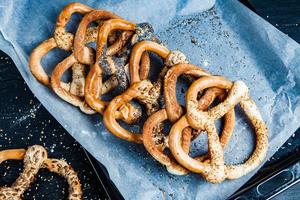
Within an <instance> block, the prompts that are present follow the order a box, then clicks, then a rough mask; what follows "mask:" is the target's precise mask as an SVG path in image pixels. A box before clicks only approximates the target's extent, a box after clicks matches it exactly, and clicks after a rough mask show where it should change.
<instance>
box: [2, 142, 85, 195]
mask: <svg viewBox="0 0 300 200" xmlns="http://www.w3.org/2000/svg"><path fill="white" fill-rule="evenodd" d="M0 157H1V160H0V161H1V162H2V161H5V160H23V159H24V169H23V171H22V173H21V174H20V176H19V177H18V178H17V180H16V181H15V182H14V183H13V184H12V186H11V187H1V188H0V199H1V200H12V199H14V200H21V198H22V196H23V194H24V192H25V191H26V190H27V189H28V188H29V187H30V185H31V184H32V183H33V181H34V180H35V177H36V175H37V173H38V171H39V170H40V169H41V168H47V169H48V170H49V171H51V172H54V173H57V174H59V175H61V176H63V177H64V178H65V179H67V182H68V184H69V198H68V199H69V200H81V199H82V191H81V185H80V181H79V179H78V176H77V174H76V172H75V171H74V170H73V169H72V167H71V166H70V165H68V164H67V163H66V162H65V161H63V160H57V159H49V158H48V155H47V151H46V150H45V149H44V148H43V147H42V146H39V145H34V146H31V147H29V148H28V149H27V151H26V150H25V149H13V150H5V151H1V152H0ZM1 162H0V163H1Z"/></svg>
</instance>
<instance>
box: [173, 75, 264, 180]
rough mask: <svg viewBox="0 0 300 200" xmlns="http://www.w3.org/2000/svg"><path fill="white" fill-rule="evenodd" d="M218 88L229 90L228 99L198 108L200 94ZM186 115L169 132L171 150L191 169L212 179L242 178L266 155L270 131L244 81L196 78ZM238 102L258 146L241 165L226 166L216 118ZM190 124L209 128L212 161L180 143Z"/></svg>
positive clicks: (198, 127) (201, 128) (197, 127)
mask: <svg viewBox="0 0 300 200" xmlns="http://www.w3.org/2000/svg"><path fill="white" fill-rule="evenodd" d="M211 87H218V88H221V89H226V90H229V94H228V96H227V98H226V99H225V100H224V101H223V102H222V103H220V104H219V105H217V106H215V107H213V108H211V109H209V110H208V111H202V110H200V109H198V102H197V95H198V93H199V92H200V91H203V90H204V89H207V88H211ZM186 101H187V115H185V116H183V117H182V118H181V119H180V120H179V121H178V122H176V123H175V124H174V125H173V127H172V128H171V131H170V134H169V145H170V150H171V152H172V154H173V155H174V157H175V158H176V160H177V161H178V162H179V163H180V164H181V165H183V166H184V167H186V168H187V169H189V170H190V171H193V172H196V173H201V174H202V175H203V176H204V177H205V179H206V180H208V181H210V182H221V181H223V180H224V179H225V178H228V179H235V178H239V177H241V176H243V175H245V174H247V173H249V172H250V171H252V170H253V169H254V168H256V167H257V166H258V165H259V164H260V163H261V162H262V161H263V159H264V158H265V156H266V152H267V147H268V131H267V127H266V125H265V123H264V122H263V120H262V117H261V115H260V113H259V111H258V109H257V107H256V105H255V103H254V102H253V101H252V100H251V99H250V97H249V95H248V88H247V86H246V85H245V84H244V83H243V82H242V81H236V82H234V83H231V82H230V81H227V80H226V79H224V78H222V77H216V76H211V77H202V78H200V79H198V80H197V81H195V82H194V83H193V84H192V85H191V86H190V88H189V89H188V92H187V95H186ZM238 103H240V105H241V107H242V108H243V109H244V111H245V113H246V115H247V117H248V118H249V119H250V122H251V123H252V125H253V126H254V129H255V133H256V136H257V142H256V147H255V150H254V152H253V153H252V155H251V156H250V157H249V158H248V160H247V161H246V162H245V163H243V164H239V165H230V166H225V164H224V153H223V148H222V145H221V143H220V141H219V137H218V134H217V132H216V128H215V125H214V121H215V120H216V119H218V118H220V117H222V116H223V115H224V114H225V113H227V112H228V111H229V110H232V109H233V108H234V107H235V106H236V105H237V104H238ZM189 126H191V127H192V128H195V129H198V130H206V132H207V136H208V146H209V149H208V151H209V155H210V162H201V161H199V160H196V159H193V158H191V157H190V156H189V155H188V154H186V153H185V152H184V150H183V149H182V148H181V146H180V138H181V135H182V130H183V129H184V128H186V127H189Z"/></svg>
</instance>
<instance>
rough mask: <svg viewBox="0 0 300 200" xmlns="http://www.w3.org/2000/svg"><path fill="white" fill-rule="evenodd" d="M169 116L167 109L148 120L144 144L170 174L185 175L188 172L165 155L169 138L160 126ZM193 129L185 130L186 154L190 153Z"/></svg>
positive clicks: (184, 145)
mask: <svg viewBox="0 0 300 200" xmlns="http://www.w3.org/2000/svg"><path fill="white" fill-rule="evenodd" d="M167 119H168V116H167V113H166V110H165V109H161V110H159V111H157V112H155V113H153V114H152V115H151V116H149V118H148V119H147V120H146V122H145V123H144V126H143V144H144V146H145V148H146V150H147V151H148V152H149V153H150V154H151V155H152V156H153V158H155V159H156V160H157V161H158V162H160V163H161V164H163V165H165V166H166V167H167V170H168V172H170V173H172V174H175V175H185V174H187V173H188V170H186V169H185V168H183V167H182V166H181V165H179V164H178V163H177V162H176V161H175V160H174V158H173V157H172V156H171V155H167V154H166V153H164V150H165V148H167V146H168V137H167V136H165V135H164V134H163V130H161V129H162V128H161V129H160V128H159V127H160V124H161V123H163V121H165V120H167ZM191 131H192V130H191V129H190V128H187V129H184V132H183V134H182V141H181V143H182V148H183V149H184V151H185V152H186V153H189V149H190V141H191V137H192V135H191Z"/></svg>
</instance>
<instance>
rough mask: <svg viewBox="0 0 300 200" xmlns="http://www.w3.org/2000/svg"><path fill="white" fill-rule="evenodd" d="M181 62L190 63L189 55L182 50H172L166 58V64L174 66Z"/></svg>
mask: <svg viewBox="0 0 300 200" xmlns="http://www.w3.org/2000/svg"><path fill="white" fill-rule="evenodd" d="M179 63H182V64H184V63H188V60H187V57H186V56H185V55H184V54H183V53H182V52H181V51H178V50H175V51H171V52H170V53H169V55H168V57H167V58H166V60H165V65H167V66H169V67H172V66H173V65H176V64H179Z"/></svg>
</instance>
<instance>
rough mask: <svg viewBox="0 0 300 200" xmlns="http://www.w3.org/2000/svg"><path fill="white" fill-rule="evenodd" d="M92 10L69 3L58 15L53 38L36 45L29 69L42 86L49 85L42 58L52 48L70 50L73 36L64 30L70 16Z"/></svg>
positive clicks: (78, 4) (81, 5)
mask: <svg viewBox="0 0 300 200" xmlns="http://www.w3.org/2000/svg"><path fill="white" fill-rule="evenodd" d="M92 10H93V9H92V8H90V7H88V6H86V5H83V4H81V3H70V4H68V5H67V6H66V7H64V9H63V10H62V12H61V13H60V14H59V16H58V18H57V21H56V28H55V31H54V37H51V38H49V39H47V40H45V41H44V42H42V43H41V44H40V45H38V46H37V47H36V48H35V49H34V50H33V51H32V53H31V55H30V57H29V67H30V70H31V72H32V74H33V76H34V77H35V78H36V79H37V80H38V81H40V82H41V83H42V84H44V85H50V78H49V76H48V75H47V73H46V72H45V70H44V67H43V66H42V65H41V60H42V58H43V57H44V56H45V55H46V54H47V53H48V52H49V51H51V50H52V49H54V48H62V49H64V50H71V47H72V45H73V37H74V36H73V34H72V33H68V32H66V30H65V26H66V24H67V23H68V22H69V20H70V18H71V15H72V14H74V13H75V12H78V13H81V14H83V15H84V14H86V13H88V12H91V11H92Z"/></svg>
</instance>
